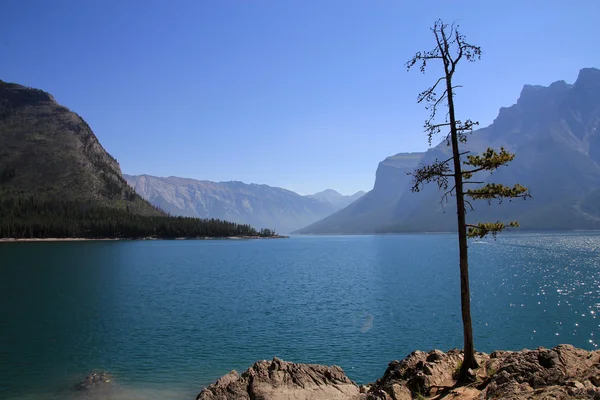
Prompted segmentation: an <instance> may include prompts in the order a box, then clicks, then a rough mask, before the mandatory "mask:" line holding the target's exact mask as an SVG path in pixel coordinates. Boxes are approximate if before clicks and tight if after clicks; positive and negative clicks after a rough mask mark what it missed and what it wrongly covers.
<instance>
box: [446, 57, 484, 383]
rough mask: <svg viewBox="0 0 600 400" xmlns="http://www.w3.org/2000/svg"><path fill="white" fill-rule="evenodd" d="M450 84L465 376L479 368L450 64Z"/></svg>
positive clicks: (447, 77)
mask: <svg viewBox="0 0 600 400" xmlns="http://www.w3.org/2000/svg"><path fill="white" fill-rule="evenodd" d="M446 88H447V90H448V111H449V114H450V135H451V142H452V155H453V158H454V160H453V161H454V183H455V185H456V189H455V192H456V214H457V217H458V218H457V219H458V248H459V260H460V303H461V311H462V321H463V336H464V358H463V363H462V366H461V369H460V373H459V379H464V378H465V377H466V375H467V371H468V370H469V368H473V369H474V368H477V367H479V364H477V360H476V359H475V347H474V344H473V325H472V322H471V290H470V289H469V254H468V248H467V225H466V212H465V199H464V193H463V179H462V178H463V177H462V169H461V161H460V150H459V148H458V143H459V141H458V130H457V127H456V117H455V115H454V98H453V93H452V73H451V72H450V71H449V70H448V66H447V65H446Z"/></svg>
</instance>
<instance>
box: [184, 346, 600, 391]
mask: <svg viewBox="0 0 600 400" xmlns="http://www.w3.org/2000/svg"><path fill="white" fill-rule="evenodd" d="M476 357H477V361H478V362H479V364H480V368H478V369H477V370H475V371H472V379H471V382H468V383H461V384H459V383H457V381H456V379H455V374H456V372H457V371H458V369H459V368H460V364H461V362H462V352H461V351H460V350H450V351H448V352H446V353H444V352H442V351H440V350H433V351H430V352H427V353H426V352H422V351H415V352H413V353H411V354H409V355H408V356H407V357H406V358H404V359H403V360H401V361H392V362H391V363H389V365H388V367H387V369H386V371H385V373H384V374H383V376H382V377H381V378H380V379H378V380H377V381H376V382H373V383H371V384H368V385H360V386H359V385H357V384H355V383H354V382H353V381H352V380H350V378H348V377H347V376H346V374H345V373H344V371H343V370H342V369H341V368H340V367H337V366H332V367H326V366H322V365H315V364H295V363H291V362H287V361H283V360H280V359H278V358H274V359H273V360H271V361H258V362H256V363H255V364H254V365H253V366H252V367H250V368H249V369H248V370H246V371H245V372H244V373H242V374H238V373H237V372H236V371H231V372H230V373H228V374H227V375H225V376H223V377H221V378H220V379H219V380H217V381H216V382H215V383H213V384H211V385H209V386H208V387H206V388H204V389H203V390H202V391H201V392H200V394H199V395H198V396H197V398H196V399H197V400H229V399H231V400H233V399H242V400H259V399H260V400H284V399H285V400H320V399H323V400H325V399H333V400H359V399H360V400H411V399H452V400H475V399H481V400H484V399H506V400H517V399H534V400H542V399H544V400H545V399H599V400H600V350H597V351H586V350H582V349H577V348H575V347H573V346H571V345H559V346H557V347H555V348H553V349H545V348H538V349H535V350H522V351H518V352H509V351H495V352H493V353H491V354H485V353H477V355H476Z"/></svg>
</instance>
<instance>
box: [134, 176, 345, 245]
mask: <svg viewBox="0 0 600 400" xmlns="http://www.w3.org/2000/svg"><path fill="white" fill-rule="evenodd" d="M124 177H125V179H126V180H127V182H128V183H129V184H130V185H131V186H132V187H133V188H134V189H135V190H136V192H137V193H139V194H140V195H141V196H142V197H143V198H144V199H146V200H148V201H149V202H150V203H152V204H154V205H155V206H157V207H160V208H161V209H163V210H165V211H166V212H168V213H170V214H172V215H182V216H190V217H200V218H219V219H226V220H228V221H233V222H238V223H244V224H250V225H252V226H255V227H258V228H263V227H268V228H271V229H274V230H275V231H276V232H279V233H287V232H291V231H293V230H296V229H298V228H301V227H303V226H306V225H308V224H311V223H312V222H314V221H318V220H319V219H321V218H324V217H326V216H327V215H329V214H331V213H333V212H335V211H337V210H339V209H340V208H341V207H343V205H344V204H347V202H349V201H350V200H351V198H350V197H351V196H342V195H339V193H338V195H339V196H341V199H337V198H336V199H337V200H335V202H332V201H329V200H325V199H324V198H317V197H318V196H317V195H314V196H317V197H311V196H301V195H299V194H297V193H294V192H292V191H290V190H286V189H282V188H277V187H271V186H267V185H257V184H246V183H243V182H237V181H231V182H211V181H199V180H194V179H187V178H177V177H173V176H171V177H168V178H159V177H156V176H149V175H124ZM326 192H327V193H330V192H329V191H326ZM322 193H323V192H322ZM335 193H337V192H335ZM354 196H356V195H354ZM334 203H335V204H334Z"/></svg>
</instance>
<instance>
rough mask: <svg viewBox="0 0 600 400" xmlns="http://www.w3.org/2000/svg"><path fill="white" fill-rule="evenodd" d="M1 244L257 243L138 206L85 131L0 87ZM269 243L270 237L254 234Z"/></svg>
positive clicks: (56, 108)
mask: <svg viewBox="0 0 600 400" xmlns="http://www.w3.org/2000/svg"><path fill="white" fill-rule="evenodd" d="M0 216H1V218H0V238H19V239H24V238H66V237H85V238H140V237H149V236H151V237H155V238H176V237H207V236H209V237H226V236H256V235H258V234H259V232H257V231H256V230H255V229H253V228H252V227H250V226H247V225H241V224H234V223H231V222H227V221H212V220H211V221H207V220H200V219H197V218H174V217H170V216H168V215H166V214H165V213H164V212H162V211H161V210H159V209H157V208H156V207H154V206H152V205H151V204H150V203H148V202H147V201H146V200H143V199H142V198H141V197H140V196H139V195H138V194H137V193H136V192H135V191H134V190H133V189H132V188H131V187H130V186H128V185H127V182H126V181H125V179H123V176H122V175H121V169H120V167H119V164H118V163H117V160H115V159H114V158H113V157H112V156H111V155H110V154H108V153H107V152H106V150H104V148H103V147H102V145H101V144H100V142H99V141H98V138H96V136H95V135H94V133H93V132H92V130H91V129H90V127H89V126H88V124H87V123H86V122H85V121H84V120H83V119H82V118H81V117H80V116H79V115H77V114H75V113H74V112H72V111H70V110H69V109H67V108H66V107H63V106H61V105H60V104H58V103H57V102H56V100H55V99H54V98H53V97H52V95H50V94H49V93H46V92H44V91H42V90H39V89H33V88H28V87H24V86H21V85H18V84H14V83H7V82H3V81H0ZM261 234H262V235H264V236H270V232H269V231H263V232H261Z"/></svg>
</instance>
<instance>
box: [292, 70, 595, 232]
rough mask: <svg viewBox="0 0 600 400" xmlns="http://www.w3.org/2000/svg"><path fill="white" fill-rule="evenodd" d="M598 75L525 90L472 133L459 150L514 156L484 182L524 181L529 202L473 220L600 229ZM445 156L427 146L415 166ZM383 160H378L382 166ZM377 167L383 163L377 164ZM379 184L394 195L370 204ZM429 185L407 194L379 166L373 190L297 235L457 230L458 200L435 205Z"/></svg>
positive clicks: (485, 209) (479, 208) (488, 210)
mask: <svg viewBox="0 0 600 400" xmlns="http://www.w3.org/2000/svg"><path fill="white" fill-rule="evenodd" d="M599 125H600V70H598V69H595V68H585V69H582V70H581V71H580V73H579V76H578V78H577V80H576V82H575V83H574V84H572V85H571V84H567V83H566V82H564V81H558V82H555V83H553V84H551V85H550V86H548V87H545V86H533V85H525V86H524V87H523V90H522V91H521V94H520V96H519V98H518V100H517V102H516V104H514V105H512V106H510V107H506V108H501V109H500V112H499V113H498V116H497V118H496V119H495V120H494V121H493V123H492V124H491V125H490V126H488V127H485V128H483V129H479V130H477V131H475V132H473V133H472V134H471V135H470V137H469V141H468V142H467V144H466V145H463V147H462V149H463V150H468V151H471V152H474V153H478V152H481V151H483V150H485V149H486V148H487V147H493V148H499V147H501V146H504V147H505V148H507V149H508V150H510V151H512V152H514V153H515V154H516V157H515V160H514V161H513V162H511V163H510V164H509V165H508V166H506V167H502V168H501V169H499V170H498V171H496V172H494V174H493V175H492V176H489V175H479V176H478V178H480V179H481V180H482V181H483V182H498V183H504V184H514V183H517V182H518V183H521V184H523V185H524V186H527V187H528V188H529V189H530V191H531V193H532V195H533V199H531V200H527V201H522V200H519V201H516V200H513V201H512V202H508V201H505V202H504V203H503V204H502V205H497V204H494V203H493V204H492V205H491V206H490V205H488V204H487V203H485V202H477V203H474V206H475V211H472V212H469V214H468V215H467V218H468V219H469V220H470V221H474V222H475V221H490V220H491V221H496V220H498V219H501V220H507V219H511V220H512V219H517V220H519V222H520V223H521V226H522V228H523V229H530V230H536V229H599V228H600V207H598V206H597V204H598V201H599V200H600V129H599ZM449 156H450V148H449V147H447V145H446V143H445V141H444V142H442V143H440V144H439V145H437V146H435V147H433V148H431V149H429V150H428V151H427V152H425V153H424V154H423V155H422V157H421V158H420V159H419V160H418V161H417V162H415V163H414V165H413V166H412V167H410V168H409V169H412V168H414V166H415V165H417V164H421V163H425V164H426V163H429V162H431V161H432V160H434V159H436V158H438V159H444V158H448V157H449ZM388 160H389V158H388V159H386V160H384V161H383V162H382V163H386V162H387V161H388ZM380 169H381V164H380ZM378 186H380V187H381V186H382V187H384V188H385V190H387V191H388V192H393V193H395V194H396V196H395V197H394V198H392V197H393V196H383V197H382V198H380V199H377V200H375V199H373V200H372V201H371V202H370V203H369V204H365V205H364V206H363V207H361V208H360V209H359V207H358V206H359V205H360V204H361V203H364V202H365V201H366V200H367V199H371V198H373V197H374V195H373V194H372V193H374V192H375V191H376V188H377V187H378ZM440 196H441V193H440V192H439V191H438V189H437V187H436V186H435V185H434V184H430V185H427V186H426V187H425V188H424V190H422V191H421V192H419V193H412V192H411V191H410V185H408V184H407V182H406V181H401V180H400V181H397V182H394V181H393V180H390V179H385V178H383V177H382V176H381V174H380V171H379V169H378V173H377V177H376V182H375V188H374V189H373V191H371V192H369V193H367V194H366V195H365V196H364V197H363V198H362V199H361V200H359V201H357V202H356V203H354V204H353V205H351V206H350V207H348V208H346V209H344V210H342V211H340V212H338V213H336V214H334V215H332V216H330V217H328V218H326V219H324V220H322V221H319V222H317V223H315V224H312V225H310V226H307V227H306V228H303V229H301V230H299V232H300V233H364V232H413V231H454V230H455V229H456V228H455V225H456V221H455V215H456V214H455V211H454V210H455V208H454V207H455V203H453V202H452V200H450V202H448V203H447V204H442V203H440Z"/></svg>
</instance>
